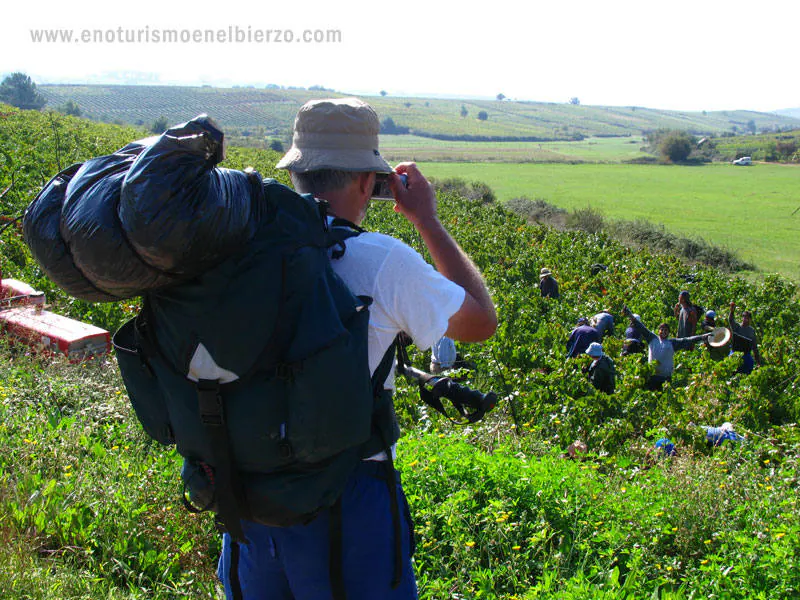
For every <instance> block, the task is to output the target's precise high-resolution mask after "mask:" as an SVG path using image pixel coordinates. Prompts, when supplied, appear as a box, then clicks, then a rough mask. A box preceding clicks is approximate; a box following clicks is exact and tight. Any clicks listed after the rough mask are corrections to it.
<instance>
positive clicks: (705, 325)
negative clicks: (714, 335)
mask: <svg viewBox="0 0 800 600" xmlns="http://www.w3.org/2000/svg"><path fill="white" fill-rule="evenodd" d="M716 328H717V313H716V312H715V311H713V310H707V311H706V314H705V316H704V317H703V322H702V323H700V329H702V330H703V331H705V332H709V331H713V330H714V329H716Z"/></svg>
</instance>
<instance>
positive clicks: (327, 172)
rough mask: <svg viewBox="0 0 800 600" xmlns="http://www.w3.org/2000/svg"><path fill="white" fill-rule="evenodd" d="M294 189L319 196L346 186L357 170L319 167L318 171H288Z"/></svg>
mask: <svg viewBox="0 0 800 600" xmlns="http://www.w3.org/2000/svg"><path fill="white" fill-rule="evenodd" d="M289 175H291V177H292V184H293V185H294V189H295V190H297V192H299V193H300V194H313V195H314V196H320V195H322V194H324V193H325V192H333V191H336V190H340V189H342V188H344V187H346V186H348V185H349V184H350V183H351V182H352V181H355V180H356V179H357V178H358V176H359V175H361V173H360V172H358V171H338V170H335V169H320V170H318V171H304V172H299V171H290V172H289Z"/></svg>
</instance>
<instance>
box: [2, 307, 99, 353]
mask: <svg viewBox="0 0 800 600" xmlns="http://www.w3.org/2000/svg"><path fill="white" fill-rule="evenodd" d="M0 328H2V330H3V331H5V332H8V333H9V334H11V335H13V336H14V337H15V338H18V339H20V340H22V341H24V342H25V343H27V344H29V345H30V346H32V347H33V348H35V349H36V350H39V351H44V352H55V353H58V352H61V353H63V354H65V355H66V356H67V358H68V359H69V361H70V362H80V361H82V360H86V359H87V358H89V357H91V356H100V355H103V354H107V353H108V352H110V351H111V335H110V334H109V332H108V331H106V330H105V329H101V328H99V327H95V326H94V325H89V324H88V323H82V322H80V321H76V320H75V319H70V318H69V317H64V316H62V315H57V314H56V313H53V312H50V311H48V310H43V309H42V308H41V305H37V306H19V307H16V308H7V309H2V310H0Z"/></svg>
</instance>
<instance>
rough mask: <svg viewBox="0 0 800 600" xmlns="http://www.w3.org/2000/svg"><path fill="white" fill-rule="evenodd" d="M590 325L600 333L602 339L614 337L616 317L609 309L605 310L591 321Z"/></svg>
mask: <svg viewBox="0 0 800 600" xmlns="http://www.w3.org/2000/svg"><path fill="white" fill-rule="evenodd" d="M589 324H590V325H591V326H592V327H594V328H595V329H597V331H599V332H600V337H604V336H606V335H614V317H613V316H611V312H610V311H609V310H608V309H603V310H601V311H600V312H599V313H597V314H596V315H594V316H593V317H592V318H591V319H589Z"/></svg>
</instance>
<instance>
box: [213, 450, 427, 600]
mask: <svg viewBox="0 0 800 600" xmlns="http://www.w3.org/2000/svg"><path fill="white" fill-rule="evenodd" d="M385 473H386V467H385V466H384V465H383V464H381V463H379V462H376V461H363V462H362V463H361V465H360V466H359V467H358V469H357V470H356V472H355V473H354V474H353V475H352V476H351V477H350V480H349V482H348V484H347V488H346V489H345V491H344V493H343V495H342V564H343V567H342V569H343V571H344V573H343V576H344V582H345V590H346V594H347V600H416V598H417V585H416V581H415V579H414V570H413V568H412V565H411V556H412V554H413V543H414V542H413V535H414V534H413V525H412V523H411V515H410V514H409V511H408V503H407V501H406V497H405V494H404V493H403V490H402V486H401V484H400V474H399V473H396V484H395V485H396V490H397V494H398V501H399V506H400V523H401V532H402V539H401V542H402V544H401V548H402V551H401V556H402V567H403V569H402V577H401V580H400V585H399V586H398V587H397V588H395V589H392V587H391V584H392V578H393V574H394V564H395V563H394V555H395V540H394V525H393V523H392V513H391V505H390V501H389V487H388V485H387V483H386V481H385V479H384V478H385V475H384V474H385ZM328 520H329V512H328V511H327V510H326V511H323V512H321V513H320V514H319V515H318V516H317V517H316V518H315V519H314V520H313V521H312V522H311V523H309V524H308V525H296V526H294V527H268V526H266V525H260V524H258V523H253V522H249V521H243V522H242V526H243V529H244V534H245V537H246V538H247V540H248V543H247V544H239V568H238V573H239V580H240V582H241V587H242V595H243V596H244V598H245V600H331V599H332V598H333V594H332V592H331V578H330V570H329V557H330V540H329V532H328ZM230 564H231V539H230V536H229V535H228V534H225V535H224V537H223V540H222V555H221V556H220V559H219V566H218V568H217V576H218V577H219V579H220V581H222V583H223V585H224V587H225V597H226V598H228V599H229V600H230V599H231V598H232V597H233V596H232V592H231V586H230Z"/></svg>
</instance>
